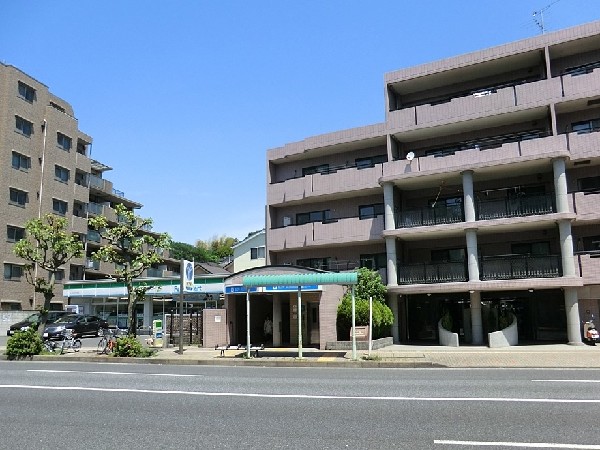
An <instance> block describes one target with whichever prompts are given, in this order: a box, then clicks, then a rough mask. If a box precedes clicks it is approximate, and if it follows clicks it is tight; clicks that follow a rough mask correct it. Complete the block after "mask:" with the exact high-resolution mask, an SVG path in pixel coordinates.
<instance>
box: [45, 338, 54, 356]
mask: <svg viewBox="0 0 600 450" xmlns="http://www.w3.org/2000/svg"><path fill="white" fill-rule="evenodd" d="M44 350H46V351H47V352H50V353H54V350H56V342H54V341H51V340H50V339H44Z"/></svg>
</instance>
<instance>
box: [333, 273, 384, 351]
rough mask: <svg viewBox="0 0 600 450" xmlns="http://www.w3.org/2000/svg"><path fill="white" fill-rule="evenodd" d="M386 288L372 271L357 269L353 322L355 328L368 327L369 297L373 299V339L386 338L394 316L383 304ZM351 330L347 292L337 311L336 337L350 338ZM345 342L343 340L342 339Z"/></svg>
mask: <svg viewBox="0 0 600 450" xmlns="http://www.w3.org/2000/svg"><path fill="white" fill-rule="evenodd" d="M385 294H386V287H385V285H384V284H383V282H382V281H381V276H380V275H379V273H378V272H375V271H374V270H370V269H367V268H365V267H361V268H360V269H358V284H357V285H356V286H355V288H354V301H355V320H356V325H357V326H364V325H369V297H372V298H373V337H374V338H379V337H384V336H388V335H389V333H390V327H391V326H392V324H393V323H394V315H393V313H392V310H391V309H390V307H389V306H388V305H386V304H385ZM350 328H352V293H351V292H350V291H347V292H346V293H345V294H344V296H343V297H342V302H341V303H340V304H339V305H338V309H337V332H338V336H343V337H345V336H350ZM343 340H345V338H344V339H343Z"/></svg>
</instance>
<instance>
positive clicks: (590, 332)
mask: <svg viewBox="0 0 600 450" xmlns="http://www.w3.org/2000/svg"><path fill="white" fill-rule="evenodd" d="M583 339H584V341H586V342H587V343H588V344H591V345H596V342H599V341H600V333H598V330H597V329H596V325H595V324H594V319H593V318H592V320H589V321H587V322H585V323H584V324H583Z"/></svg>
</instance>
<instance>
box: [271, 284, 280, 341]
mask: <svg viewBox="0 0 600 450" xmlns="http://www.w3.org/2000/svg"><path fill="white" fill-rule="evenodd" d="M273 347H281V294H274V295H273Z"/></svg>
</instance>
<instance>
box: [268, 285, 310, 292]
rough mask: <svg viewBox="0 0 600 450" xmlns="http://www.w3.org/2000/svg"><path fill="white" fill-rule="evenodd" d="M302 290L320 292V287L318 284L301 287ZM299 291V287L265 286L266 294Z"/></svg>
mask: <svg viewBox="0 0 600 450" xmlns="http://www.w3.org/2000/svg"><path fill="white" fill-rule="evenodd" d="M300 288H301V289H302V290H303V291H318V290H319V286H317V285H316V284H309V285H306V286H300ZM297 290H298V286H265V291H266V292H274V291H277V292H281V291H284V292H290V291H297Z"/></svg>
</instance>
